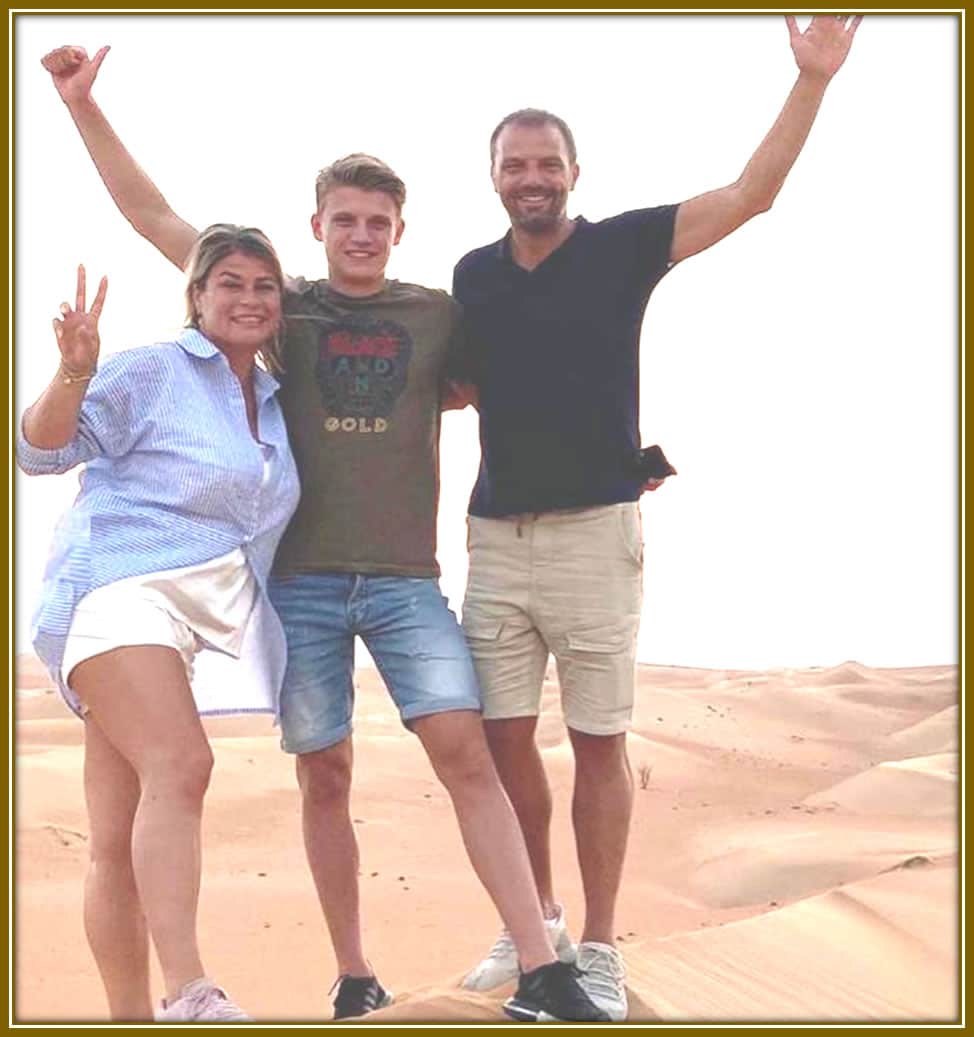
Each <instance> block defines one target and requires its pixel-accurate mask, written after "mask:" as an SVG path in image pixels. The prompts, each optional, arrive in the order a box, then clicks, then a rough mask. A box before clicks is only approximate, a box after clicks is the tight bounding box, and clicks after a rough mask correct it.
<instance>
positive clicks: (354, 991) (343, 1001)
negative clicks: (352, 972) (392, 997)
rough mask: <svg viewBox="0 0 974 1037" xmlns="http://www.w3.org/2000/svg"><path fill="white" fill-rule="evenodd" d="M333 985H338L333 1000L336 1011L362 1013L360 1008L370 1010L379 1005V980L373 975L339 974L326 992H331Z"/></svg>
mask: <svg viewBox="0 0 974 1037" xmlns="http://www.w3.org/2000/svg"><path fill="white" fill-rule="evenodd" d="M335 987H338V996H337V997H336V998H335V1002H334V1004H335V1011H336V1012H337V1013H343V1012H349V1011H354V1012H357V1013H359V1014H362V1013H361V1012H360V1011H359V1010H360V1009H365V1010H367V1011H370V1012H371V1011H373V1010H374V1009H376V1008H377V1007H378V1005H379V982H378V980H377V979H376V978H375V976H339V977H338V979H336V980H335V982H334V983H333V984H332V988H331V990H329V991H328V993H329V994H331V993H332V991H333V990H334V989H335Z"/></svg>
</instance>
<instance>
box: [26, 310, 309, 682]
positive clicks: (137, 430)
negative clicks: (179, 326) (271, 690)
mask: <svg viewBox="0 0 974 1037" xmlns="http://www.w3.org/2000/svg"><path fill="white" fill-rule="evenodd" d="M254 388H255V391H256V397H257V421H258V424H257V427H258V431H259V434H260V439H261V443H258V442H256V441H255V440H254V438H253V436H251V434H250V428H249V426H248V423H247V412H246V407H245V404H244V396H243V393H242V391H241V388H240V383H239V381H238V379H237V377H236V375H234V373H233V371H231V369H230V365H229V363H228V362H227V359H226V357H225V356H224V355H223V353H221V352H220V350H218V349H217V348H216V347H215V346H214V345H213V344H212V343H211V342H210V341H209V340H208V339H207V338H206V337H205V336H203V335H202V334H200V332H198V331H195V330H192V329H189V330H187V331H185V332H183V333H182V334H181V335H180V336H179V338H178V339H177V340H176V341H174V342H163V343H158V344H156V345H151V346H143V347H139V348H136V349H128V350H124V351H122V352H120V353H116V354H114V355H113V356H111V357H108V358H107V359H106V360H105V361H104V362H103V364H102V366H101V368H100V370H99V371H98V373H97V374H96V375H95V377H94V378H93V379H92V380H91V382H90V383H89V386H88V391H87V393H86V394H85V398H84V401H83V402H82V406H81V414H80V418H79V421H78V431H77V433H76V435H75V436H74V438H73V439H72V440H71V442H70V443H68V444H67V445H66V446H63V447H60V448H59V449H56V450H45V449H41V448H38V447H35V446H32V445H31V444H30V443H28V442H27V441H26V440H25V439H24V437H23V433H22V432H21V433H20V434H19V435H18V438H17V461H18V463H19V464H20V466H21V468H22V469H23V470H24V471H25V472H27V474H28V475H46V474H58V473H61V472H66V471H68V470H69V469H71V468H73V467H74V466H75V465H78V464H84V465H85V469H84V472H83V474H82V476H81V490H80V492H79V494H78V496H77V498H76V499H75V502H74V504H73V506H72V507H71V508H70V509H69V511H68V512H67V513H66V514H65V515H64V516H63V517H62V519H61V521H60V523H59V524H58V527H57V530H56V532H55V535H54V543H53V545H52V548H51V554H50V557H49V559H48V563H47V568H46V569H45V573H44V584H43V589H42V592H41V599H40V602H39V604H38V606H37V609H36V611H35V613H34V617H33V623H32V630H31V637H32V640H33V643H34V649H35V651H36V652H37V654H38V656H40V658H41V659H42V660H43V662H44V663H45V664H46V666H47V668H48V669H49V671H50V672H51V675H52V677H54V679H55V680H56V681H57V682H58V685H59V687H61V690H62V692H65V688H64V686H63V684H62V680H61V674H60V668H61V660H62V658H63V655H64V644H65V641H66V639H67V634H68V630H69V628H70V626H71V620H72V617H73V615H74V609H75V606H76V605H77V603H78V601H80V599H81V598H82V597H83V596H84V595H85V594H87V593H88V592H89V591H93V590H95V589H96V588H98V587H103V586H105V585H106V584H109V583H112V582H114V581H115V580H121V579H124V578H126V577H128V576H143V575H145V574H147V573H151V572H158V571H161V570H164V569H175V568H180V567H182V566H187V565H198V564H200V563H202V562H208V561H210V560H212V559H214V558H218V557H219V556H221V555H224V554H226V553H228V552H229V551H232V550H233V549H234V548H236V547H240V548H242V550H243V552H244V554H245V555H246V557H247V560H248V562H249V563H250V565H251V567H252V568H253V570H254V573H255V575H256V577H257V580H258V582H259V584H260V586H261V589H262V591H263V588H264V585H265V583H266V580H267V576H268V573H269V572H270V567H271V563H272V561H273V559H274V553H275V551H276V550H277V544H278V541H279V540H280V539H281V535H282V534H283V532H284V527H285V526H286V525H287V523H288V520H289V519H290V517H291V515H292V514H293V512H294V509H295V507H296V506H297V501H298V493H299V488H298V475H297V470H296V468H295V466H294V459H293V457H292V456H291V450H290V447H289V446H288V438H287V430H286V429H285V426H284V417H283V415H282V413H281V409H280V406H279V404H278V401H277V396H276V394H277V390H278V388H279V386H278V383H277V381H276V380H275V379H274V378H273V377H272V376H271V375H269V374H268V373H267V372H265V371H262V370H259V369H258V370H256V371H255V376H254ZM261 444H265V445H266V446H267V447H269V448H270V450H269V451H268V454H269V457H270V465H269V474H268V477H267V479H266V481H265V479H264V450H263V449H262V447H261ZM270 641H271V643H270V644H268V651H269V652H270V653H271V658H270V660H269V662H270V666H271V669H270V672H271V673H272V674H274V676H275V678H276V679H277V680H278V684H279V681H280V679H281V678H282V677H283V672H284V664H285V661H286V645H285V641H284V633H283V630H281V629H280V624H279V623H276V624H275V631H274V636H273V637H272V638H271V639H270ZM66 697H67V696H66Z"/></svg>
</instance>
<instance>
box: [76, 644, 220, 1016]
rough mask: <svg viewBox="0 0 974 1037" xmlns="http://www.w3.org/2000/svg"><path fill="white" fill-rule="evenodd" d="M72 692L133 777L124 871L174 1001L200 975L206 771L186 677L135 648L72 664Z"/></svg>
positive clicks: (208, 758)
mask: <svg viewBox="0 0 974 1037" xmlns="http://www.w3.org/2000/svg"><path fill="white" fill-rule="evenodd" d="M71 685H72V687H73V688H74V689H75V691H76V692H77V693H78V695H79V696H80V697H81V699H82V700H83V701H84V702H85V703H86V704H87V705H88V707H89V708H90V709H91V714H92V717H93V718H94V720H95V721H96V722H97V724H98V726H99V727H100V728H101V731H102V732H103V733H104V735H105V737H106V738H107V739H108V741H109V742H110V743H111V744H112V745H113V746H114V747H115V749H116V750H117V751H118V753H119V754H120V755H121V756H122V757H123V758H124V759H125V760H127V761H128V763H129V764H130V765H131V767H132V768H133V769H134V770H135V772H136V774H137V775H138V778H139V784H140V786H141V796H140V798H139V805H138V809H137V810H136V813H135V817H134V823H133V830H132V866H133V872H134V875H135V882H136V887H137V889H138V891H139V899H140V900H141V902H142V910H143V912H144V914H145V918H146V921H147V923H148V927H149V933H150V935H151V937H152V942H153V944H154V945H155V948H156V953H157V954H158V956H159V964H160V965H161V967H162V972H163V976H164V978H165V984H166V991H167V996H168V997H169V998H170V999H174V998H176V997H178V996H179V993H180V991H181V990H182V988H183V986H185V985H186V984H187V983H189V982H190V981H192V980H194V979H197V978H199V977H200V976H202V975H203V965H202V962H201V961H200V956H199V948H198V945H197V939H196V910H197V904H198V901H199V887H200V863H201V861H200V858H201V850H200V821H201V817H202V811H203V796H204V794H205V792H206V788H207V785H208V784H209V779H210V771H211V769H212V766H213V754H212V752H211V751H210V746H209V743H208V742H207V740H206V734H205V732H204V731H203V726H202V724H201V723H200V718H199V715H198V714H197V712H196V705H195V703H194V701H193V696H192V692H191V691H190V687H189V684H188V682H187V680H186V671H185V668H184V666H183V662H182V659H181V658H180V657H179V654H178V653H177V652H176V651H175V650H174V649H172V648H164V647H162V646H158V645H139V646H133V647H127V648H116V649H114V650H113V651H111V652H105V653H104V654H103V655H98V656H95V657H94V658H93V659H88V660H86V661H85V662H82V663H79V664H78V665H77V666H76V667H75V668H74V671H73V673H72V676H71Z"/></svg>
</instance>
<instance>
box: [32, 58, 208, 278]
mask: <svg viewBox="0 0 974 1037" xmlns="http://www.w3.org/2000/svg"><path fill="white" fill-rule="evenodd" d="M108 50H109V48H108V47H102V48H101V50H99V51H98V53H97V54H95V56H94V57H93V58H89V57H88V53H87V51H86V50H85V49H84V48H83V47H59V48H58V49H57V50H52V51H51V52H50V54H46V55H45V56H44V57H43V58H42V59H41V64H42V65H43V66H44V67H45V68H46V69H47V71H48V72H50V73H51V78H52V79H53V80H54V85H55V87H56V88H57V91H58V93H59V94H60V95H61V100H62V101H64V103H65V104H66V105H67V108H68V111H69V112H70V113H71V118H72V119H73V120H74V124H75V126H77V127H78V132H79V133H80V134H81V139H82V140H83V141H84V143H85V147H86V148H87V149H88V154H89V155H91V157H92V160H93V161H94V163H95V168H96V169H97V170H98V173H99V175H100V176H101V178H102V180H103V181H104V183H105V186H106V187H107V188H108V192H109V194H111V196H112V198H113V199H114V200H115V204H116V205H117V206H118V208H119V209H120V210H121V213H122V215H123V216H124V217H125V218H126V219H127V220H128V221H129V223H131V224H132V226H133V227H134V228H135V229H136V230H137V231H138V232H139V233H140V234H141V235H142V237H144V238H147V239H148V240H149V241H151V242H152V244H153V245H155V246H156V248H157V249H159V251H160V252H161V253H162V254H163V255H164V256H165V257H166V258H167V259H168V260H170V261H171V262H173V263H175V264H176V266H178V267H179V268H180V269H183V267H184V266H185V263H186V259H187V257H188V256H189V252H190V249H191V248H192V246H193V243H194V242H195V241H196V238H197V237H198V232H197V230H196V228H195V227H191V226H190V225H189V224H188V223H186V221H185V220H182V219H180V218H179V217H178V216H177V215H176V214H175V213H174V212H173V211H172V209H171V208H170V207H169V203H168V202H167V201H166V199H165V198H163V196H162V194H161V192H160V191H159V189H158V188H157V187H156V185H155V184H154V183H153V182H152V181H151V180H150V179H149V178H148V176H146V174H145V172H144V171H143V170H142V168H141V167H140V166H139V164H138V163H137V162H136V161H135V159H134V158H132V156H131V155H130V154H129V153H128V151H127V150H126V148H125V145H124V144H123V143H122V142H121V141H120V140H119V139H118V137H117V136H116V135H115V131H114V130H113V129H112V127H111V125H110V124H109V122H108V120H107V119H106V118H105V116H104V114H103V113H102V110H101V109H100V108H99V107H98V105H97V104H95V102H94V100H93V99H92V96H91V87H92V84H93V83H94V81H95V77H96V76H97V75H98V69H99V68H100V67H101V63H102V62H103V61H104V60H105V55H106V54H107V53H108Z"/></svg>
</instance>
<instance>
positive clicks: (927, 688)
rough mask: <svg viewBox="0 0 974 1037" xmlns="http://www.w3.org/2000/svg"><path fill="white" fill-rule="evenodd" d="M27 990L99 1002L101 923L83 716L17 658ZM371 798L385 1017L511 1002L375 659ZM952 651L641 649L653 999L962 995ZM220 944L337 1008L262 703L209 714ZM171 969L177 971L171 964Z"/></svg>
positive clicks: (635, 853)
mask: <svg viewBox="0 0 974 1037" xmlns="http://www.w3.org/2000/svg"><path fill="white" fill-rule="evenodd" d="M17 674H18V680H19V681H20V685H19V689H18V693H17V697H16V716H17V725H16V749H17V767H16V779H17V780H16V808H17V812H16V826H17V827H16V843H15V863H16V869H17V870H16V902H17V903H16V906H17V930H16V944H15V964H16V972H15V993H16V1002H15V1017H16V1019H17V1020H18V1021H22V1022H27V1021H34V1022H39V1021H51V1022H55V1021H58V1020H96V1019H100V1018H104V1014H105V1004H104V998H103V995H102V993H101V988H100V984H99V981H98V978H97V974H96V971H95V968H94V964H93V962H92V960H91V957H90V954H89V952H88V950H87V947H86V945H85V941H84V934H83V929H82V921H81V897H82V881H83V876H84V872H85V864H86V854H87V841H88V835H87V821H86V818H85V814H84V806H83V796H82V784H81V762H82V761H81V742H82V725H81V724H80V723H79V722H78V721H77V720H75V719H74V718H73V717H71V716H70V715H69V714H68V713H67V711H66V710H65V708H64V707H63V706H62V705H61V704H60V701H59V700H58V698H57V696H56V695H54V694H52V693H51V691H50V681H49V679H48V678H47V677H46V675H45V674H44V673H43V671H42V670H41V669H40V668H39V666H38V665H37V663H36V660H33V659H32V658H31V657H24V658H21V659H18V660H17ZM550 677H551V679H549V681H548V682H547V683H546V687H545V695H544V703H545V707H546V709H547V710H548V711H549V714H548V715H546V716H545V718H544V719H543V721H542V723H541V725H540V730H539V742H540V744H541V746H542V749H543V752H544V757H545V761H546V765H547V767H548V770H549V774H550V779H551V784H552V787H553V790H554V795H555V803H556V808H555V823H554V828H553V854H554V860H555V862H556V869H555V870H556V879H557V883H558V887H559V891H560V896H561V897H562V898H563V900H564V902H565V905H566V910H567V915H568V919H569V924H570V926H571V927H572V930H573V932H575V933H576V934H577V932H578V927H579V924H580V922H581V917H582V897H581V890H580V883H579V879H578V875H577V868H576V866H575V863H574V846H573V837H572V832H571V827H570V821H569V798H570V792H571V782H572V767H573V764H572V757H571V751H570V747H569V744H568V741H567V737H566V733H565V730H564V727H563V725H562V723H561V721H560V719H559V716H558V710H557V705H558V688H557V683H556V682H555V681H554V679H553V675H550ZM357 685H358V690H357V694H358V703H357V714H356V715H357V720H356V735H355V737H356V771H357V776H356V787H355V795H354V800H353V815H354V818H355V821H356V830H357V832H358V835H359V841H360V845H361V852H362V872H361V876H362V878H361V881H362V898H363V907H364V918H365V927H366V944H367V951H368V954H369V956H370V958H371V960H372V962H373V964H374V965H375V967H376V969H377V971H378V972H379V974H380V976H381V977H382V979H383V982H384V983H387V984H388V985H389V986H390V987H391V989H392V990H393V991H395V993H396V999H395V1001H394V1003H393V1004H392V1005H391V1006H390V1007H388V1008H387V1009H383V1010H382V1011H381V1012H377V1013H375V1014H374V1016H372V1017H370V1018H369V1020H367V1021H368V1022H374V1023H376V1024H378V1023H382V1022H391V1023H409V1022H425V1021H444V1022H456V1023H464V1022H477V1021H501V1020H503V1019H504V1016H503V1013H502V1011H501V1004H502V1002H503V999H504V997H505V996H506V995H507V993H509V989H508V990H505V989H501V990H499V991H495V992H492V993H490V994H487V995H482V994H476V995H475V994H468V993H467V992H465V991H462V990H460V989H459V981H460V978H461V977H462V975H463V973H464V970H465V969H466V968H467V967H469V966H470V965H471V964H472V963H473V962H474V961H476V960H477V959H478V958H479V956H480V955H481V954H482V953H483V952H484V951H485V950H486V948H487V947H488V946H489V945H490V943H491V942H492V940H493V938H494V936H495V935H496V930H497V924H498V923H497V920H496V918H495V915H494V912H493V909H492V907H491V905H490V903H489V902H488V901H487V898H486V896H485V895H484V894H483V892H482V890H481V889H480V887H479V885H478V884H477V882H476V879H475V878H474V876H473V874H472V872H471V870H470V868H469V865H468V864H467V861H466V858H465V855H464V852H463V847H462V844H461V842H460V839H459V835H458V833H457V830H456V826H455V823H454V821H453V814H452V808H451V805H450V802H449V799H448V797H447V796H446V794H445V793H444V792H443V790H442V788H441V787H440V786H439V784H438V783H437V782H436V780H435V778H434V777H433V775H432V772H431V771H430V768H429V766H428V764H427V762H426V760H425V758H424V756H423V754H422V751H421V749H420V747H419V745H418V743H417V741H416V739H414V738H413V737H412V736H411V735H409V734H408V733H406V732H404V731H403V729H402V728H401V726H400V725H399V721H398V717H397V716H396V713H395V711H394V709H393V708H392V707H391V706H390V704H389V703H388V700H387V698H386V696H385V694H384V692H383V691H382V688H381V684H380V682H379V680H378V677H377V675H376V674H375V673H374V671H369V670H363V671H360V672H359V673H358V675H357ZM957 721H958V705H957V671H956V668H955V667H950V666H945V667H921V668H913V669H907V670H873V669H869V668H868V667H865V666H863V665H861V664H859V663H856V662H848V663H845V664H843V665H841V666H838V667H832V668H820V669H811V670H777V671H766V672H760V673H748V672H743V671H729V670H721V671H709V670H693V669H688V668H681V667H642V668H641V670H640V695H639V701H638V705H637V709H636V715H635V722H634V730H633V734H632V736H631V740H630V758H631V762H632V767H633V772H634V780H635V804H634V814H633V829H632V836H631V841H630V852H629V858H628V863H627V870H626V875H625V880H624V887H623V890H622V894H621V897H620V903H619V911H618V919H617V922H618V941H619V946H620V948H621V949H622V951H623V953H624V955H625V958H626V961H627V966H628V970H629V989H630V1018H631V1019H632V1020H634V1021H638V1020H646V1021H648V1020H656V1019H659V1020H664V1021H665V1020H672V1021H681V1020H701V1021H713V1020H752V1021H759V1020H792V1021H796V1020H811V1021H817V1020H822V1021H826V1020H860V1021H875V1020H890V1021H905V1020H931V1021H932V1020H947V1019H950V1018H952V1017H953V1016H955V1014H956V1012H957V1007H956V1002H957V998H958V983H957V968H958V961H959V956H958V948H957V946H956V942H957V937H956V933H957V900H958V890H957V859H958V852H959V847H958V830H957V816H956V810H957V785H958V773H957V771H958V757H957V745H958V739H957ZM206 726H207V728H208V730H209V732H210V734H211V738H212V741H213V745H214V752H215V755H216V767H215V770H214V776H213V782H212V786H211V792H210V795H209V798H208V801H207V808H206V817H205V824H204V847H205V849H204V853H205V861H204V868H205V875H204V886H203V894H202V901H201V906H200V925H201V933H202V942H203V952H204V958H205V960H206V961H207V962H208V967H209V968H210V970H211V971H212V972H213V974H214V975H215V976H216V977H217V978H218V980H219V981H220V982H221V983H222V984H224V985H225V986H227V988H228V989H229V990H230V991H231V992H232V994H233V996H234V997H235V998H236V999H237V1000H239V1001H240V1002H241V1003H242V1004H243V1005H245V1007H246V1008H247V1009H248V1010H249V1011H250V1012H251V1013H252V1014H253V1015H254V1016H255V1017H256V1018H257V1019H260V1020H267V1021H272V1020H276V1021H317V1020H324V1019H327V1018H329V1017H330V1007H329V998H328V989H329V987H330V986H331V984H332V982H333V980H334V972H335V966H334V959H333V957H332V954H331V951H330V948H329V944H328V941H327V938H326V934H325V932H324V928H323V925H322V922H321V918H320V912H319V909H318V905H317V900H316V897H315V893H314V890H313V887H312V884H311V880H310V877H309V875H308V873H307V868H306V866H305V863H304V856H303V849H302V846H301V833H300V812H299V803H298V798H297V794H296V790H295V784H294V775H293V761H292V760H291V759H290V758H288V757H286V756H285V755H284V754H283V753H281V752H280V750H279V748H278V737H277V732H276V731H275V730H274V729H273V727H272V725H271V721H270V719H269V718H268V717H264V716H245V717H225V718H219V719H214V720H209V721H207V725H206ZM156 985H157V987H158V976H156Z"/></svg>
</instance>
